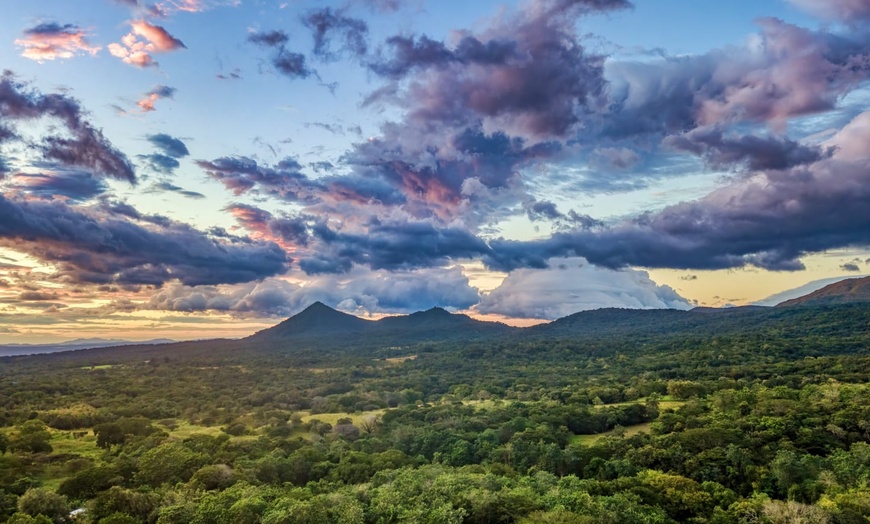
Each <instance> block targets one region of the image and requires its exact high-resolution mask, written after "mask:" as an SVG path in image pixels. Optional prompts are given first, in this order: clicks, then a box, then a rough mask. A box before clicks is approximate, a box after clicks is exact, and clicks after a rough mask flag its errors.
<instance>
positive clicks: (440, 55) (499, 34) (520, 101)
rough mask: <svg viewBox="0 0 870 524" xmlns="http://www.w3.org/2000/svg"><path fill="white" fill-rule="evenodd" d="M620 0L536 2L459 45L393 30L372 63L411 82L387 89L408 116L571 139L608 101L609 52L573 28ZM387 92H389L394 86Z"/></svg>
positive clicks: (378, 70)
mask: <svg viewBox="0 0 870 524" xmlns="http://www.w3.org/2000/svg"><path fill="white" fill-rule="evenodd" d="M629 6H630V4H629V3H628V2H623V1H609V2H608V1H595V2H592V1H590V2H579V1H576V0H575V1H544V0H540V1H537V2H531V3H530V4H527V5H526V6H525V8H524V9H522V10H521V11H519V12H517V13H512V14H509V15H506V16H503V17H499V18H498V19H496V20H495V21H494V22H493V23H492V24H491V26H490V27H488V28H486V29H485V30H483V31H481V32H480V33H478V34H472V33H470V32H467V31H466V32H460V33H457V34H458V35H459V37H458V41H457V42H456V44H455V46H448V45H446V44H444V43H441V42H437V41H434V40H432V39H430V38H428V37H425V36H422V37H420V38H414V37H407V36H395V37H392V38H390V39H388V40H387V49H388V51H385V52H382V53H381V54H380V56H378V57H377V58H376V59H374V60H373V61H372V62H371V63H370V66H369V67H370V69H371V70H372V71H373V72H374V73H376V74H378V75H381V76H383V77H386V78H389V79H392V80H393V81H397V80H400V79H403V78H405V77H408V76H411V78H412V79H411V81H410V82H408V83H407V84H406V85H407V88H405V89H403V88H402V86H401V85H395V86H393V89H392V90H390V91H392V92H394V93H396V95H395V96H396V99H397V101H398V102H399V103H400V104H401V105H402V106H404V107H406V108H407V110H408V112H409V118H410V119H413V120H418V121H428V122H452V123H454V124H455V123H457V122H473V121H478V120H481V121H482V122H483V125H484V128H485V129H500V130H503V131H505V132H508V133H511V134H515V135H518V136H523V137H526V138H533V139H536V140H546V139H552V138H562V137H567V136H568V135H570V133H571V132H572V131H573V130H574V129H575V127H576V126H577V125H578V124H579V123H580V122H581V118H582V116H583V115H584V114H586V113H589V112H590V111H597V110H598V108H599V107H601V105H602V103H603V101H604V95H605V91H606V89H605V88H606V82H605V80H604V76H603V72H604V67H603V66H604V57H603V56H600V55H596V54H591V53H588V52H587V51H586V49H585V47H584V46H583V45H582V44H581V41H580V38H579V37H578V35H577V32H576V29H575V26H576V24H577V21H578V19H579V18H580V17H582V16H583V15H585V14H588V13H590V12H592V11H596V10H607V9H619V8H626V7H629ZM390 91H386V92H390Z"/></svg>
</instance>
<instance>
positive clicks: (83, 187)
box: [9, 169, 107, 201]
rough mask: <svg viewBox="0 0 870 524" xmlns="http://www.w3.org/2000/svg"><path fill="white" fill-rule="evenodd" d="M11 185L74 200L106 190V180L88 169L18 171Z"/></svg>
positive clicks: (82, 199) (41, 195)
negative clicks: (37, 171)
mask: <svg viewBox="0 0 870 524" xmlns="http://www.w3.org/2000/svg"><path fill="white" fill-rule="evenodd" d="M9 187H11V188H12V189H16V190H19V191H25V192H26V193H28V194H30V195H33V196H38V197H48V198H53V197H55V196H62V197H66V198H69V199H70V200H74V201H84V200H89V199H91V198H94V197H96V196H98V195H100V194H102V193H104V192H105V191H106V189H107V188H106V185H105V182H104V181H103V180H102V179H100V178H98V177H96V176H94V174H93V173H90V172H87V171H76V170H64V169H53V170H52V169H48V170H45V171H43V172H41V173H16V174H15V175H13V176H12V177H11V178H10V181H9Z"/></svg>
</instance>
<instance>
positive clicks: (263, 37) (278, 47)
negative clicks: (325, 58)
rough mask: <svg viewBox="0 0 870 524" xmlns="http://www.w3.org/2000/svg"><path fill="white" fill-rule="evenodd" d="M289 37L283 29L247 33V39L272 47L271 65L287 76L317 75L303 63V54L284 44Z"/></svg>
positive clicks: (304, 76) (305, 76)
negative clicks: (289, 48)
mask: <svg viewBox="0 0 870 524" xmlns="http://www.w3.org/2000/svg"><path fill="white" fill-rule="evenodd" d="M288 40H289V37H288V36H287V33H285V32H284V31H263V32H258V33H252V34H250V35H248V41H249V42H251V43H252V44H256V45H258V46H260V47H266V48H271V49H274V53H273V54H272V58H271V62H272V66H273V67H274V68H275V69H276V70H278V72H279V73H281V74H282V75H284V76H287V77H289V78H294V79H295V78H308V77H309V76H312V75H314V76H317V73H316V71H314V70H313V69H309V68H308V66H307V65H306V63H305V55H303V54H301V53H295V52H293V51H289V50H288V49H287V48H286V47H285V45H286V44H287V41H288Z"/></svg>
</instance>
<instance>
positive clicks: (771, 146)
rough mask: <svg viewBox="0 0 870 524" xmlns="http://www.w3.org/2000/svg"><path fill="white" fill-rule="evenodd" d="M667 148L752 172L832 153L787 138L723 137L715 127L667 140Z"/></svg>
mask: <svg viewBox="0 0 870 524" xmlns="http://www.w3.org/2000/svg"><path fill="white" fill-rule="evenodd" d="M664 145H665V146H667V147H670V148H672V149H675V150H678V151H686V152H689V153H693V154H695V155H698V156H701V157H702V158H704V160H705V162H707V164H709V165H710V166H711V167H714V168H729V167H734V166H740V165H744V166H745V167H746V168H748V169H749V170H751V171H758V170H765V169H788V168H792V167H796V166H800V165H803V164H811V163H813V162H817V161H819V160H821V159H822V158H825V157H829V156H830V155H831V154H833V150H831V149H828V150H822V148H820V147H818V146H812V145H803V144H800V143H798V142H795V141H793V140H790V139H788V138H786V137H774V136H756V135H742V136H724V135H723V133H722V131H721V130H719V129H716V128H697V129H693V130H692V131H689V132H687V133H684V134H682V135H671V136H669V137H666V138H665V140H664Z"/></svg>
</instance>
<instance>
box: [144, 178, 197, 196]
mask: <svg viewBox="0 0 870 524" xmlns="http://www.w3.org/2000/svg"><path fill="white" fill-rule="evenodd" d="M147 192H155V193H158V192H165V193H178V194H179V195H181V196H185V197H187V198H192V199H194V200H203V199H205V195H203V194H202V193H198V192H196V191H189V190H187V189H184V188H181V187H178V186H176V185H175V184H171V183H169V182H157V183H155V184H154V185H153V186H152V187H151V189H150V190H149V191H147Z"/></svg>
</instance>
